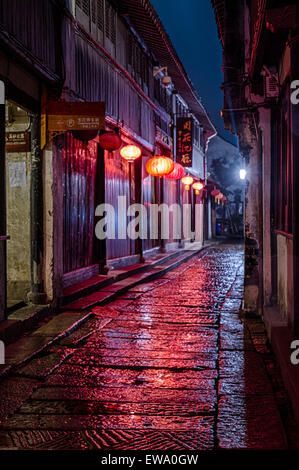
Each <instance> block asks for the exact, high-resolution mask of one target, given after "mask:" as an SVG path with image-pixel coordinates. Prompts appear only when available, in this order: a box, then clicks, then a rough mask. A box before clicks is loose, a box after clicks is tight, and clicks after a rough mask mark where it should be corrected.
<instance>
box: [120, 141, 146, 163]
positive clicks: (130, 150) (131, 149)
mask: <svg viewBox="0 0 299 470" xmlns="http://www.w3.org/2000/svg"><path fill="white" fill-rule="evenodd" d="M120 155H121V157H122V158H124V159H125V160H127V162H130V163H132V162H134V161H135V160H137V158H139V157H140V155H141V149H140V148H139V147H137V145H126V146H125V147H123V148H122V149H121V150H120Z"/></svg>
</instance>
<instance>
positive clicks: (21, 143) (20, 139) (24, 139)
mask: <svg viewBox="0 0 299 470" xmlns="http://www.w3.org/2000/svg"><path fill="white" fill-rule="evenodd" d="M5 145H6V152H8V153H10V152H30V136H29V132H17V131H16V132H6V134H5Z"/></svg>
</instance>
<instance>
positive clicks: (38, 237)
mask: <svg viewBox="0 0 299 470" xmlns="http://www.w3.org/2000/svg"><path fill="white" fill-rule="evenodd" d="M30 219H31V220H30V227H31V292H30V293H29V300H30V301H31V302H33V303H34V304H40V305H41V304H45V303H46V294H45V292H44V289H43V275H42V269H43V185H42V151H41V149H40V116H39V115H38V114H34V115H33V118H32V123H31V180H30Z"/></svg>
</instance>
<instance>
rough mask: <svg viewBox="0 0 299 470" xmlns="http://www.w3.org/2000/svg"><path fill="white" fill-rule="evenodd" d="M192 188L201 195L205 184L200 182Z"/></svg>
mask: <svg viewBox="0 0 299 470" xmlns="http://www.w3.org/2000/svg"><path fill="white" fill-rule="evenodd" d="M192 188H193V189H194V191H195V194H199V193H200V191H201V190H202V189H203V184H202V183H200V182H197V183H193V184H192Z"/></svg>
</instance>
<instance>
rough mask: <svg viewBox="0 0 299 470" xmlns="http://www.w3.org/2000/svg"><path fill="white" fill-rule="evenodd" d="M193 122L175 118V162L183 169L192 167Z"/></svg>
mask: <svg viewBox="0 0 299 470" xmlns="http://www.w3.org/2000/svg"><path fill="white" fill-rule="evenodd" d="M192 154H193V120H192V118H189V117H179V118H177V153H176V161H177V163H180V164H181V165H182V166H184V167H192Z"/></svg>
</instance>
